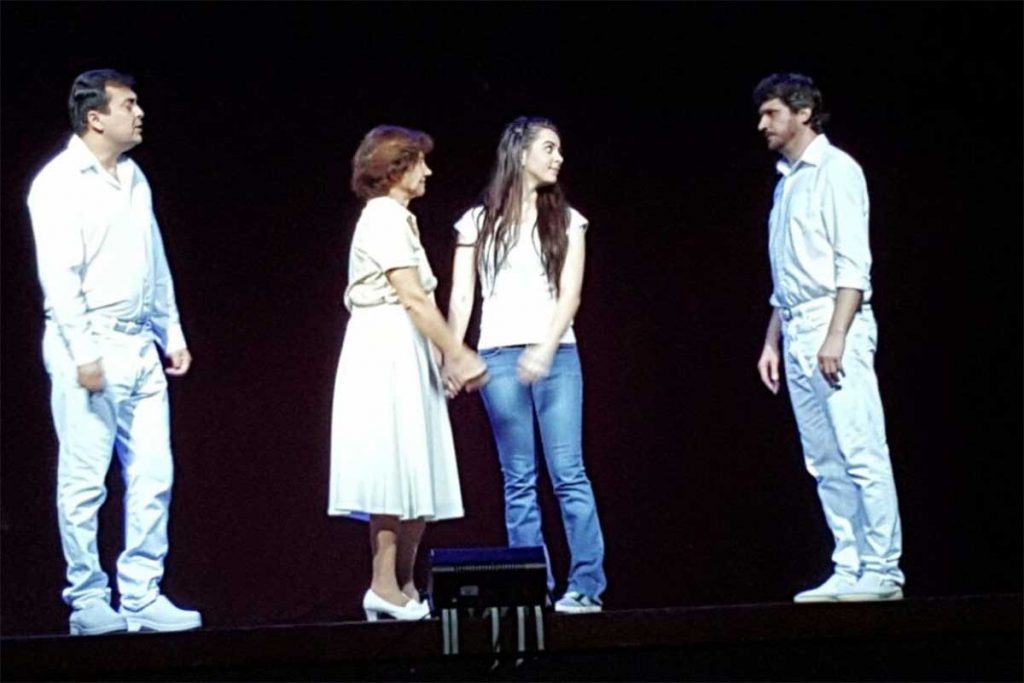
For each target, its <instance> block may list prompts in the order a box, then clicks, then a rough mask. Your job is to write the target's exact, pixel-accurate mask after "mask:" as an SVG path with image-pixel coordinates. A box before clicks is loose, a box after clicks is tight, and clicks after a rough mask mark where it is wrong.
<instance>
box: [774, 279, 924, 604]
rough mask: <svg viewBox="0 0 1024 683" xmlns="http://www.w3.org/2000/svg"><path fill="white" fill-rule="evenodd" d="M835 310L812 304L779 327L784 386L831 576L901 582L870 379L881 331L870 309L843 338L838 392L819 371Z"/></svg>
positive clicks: (891, 485) (887, 467)
mask: <svg viewBox="0 0 1024 683" xmlns="http://www.w3.org/2000/svg"><path fill="white" fill-rule="evenodd" d="M833 308H834V304H833V302H832V301H831V300H829V299H823V300H815V301H811V302H808V303H806V304H803V305H802V306H800V307H798V308H797V309H796V310H795V312H793V313H791V314H789V316H788V317H789V319H788V320H785V322H783V340H784V348H785V362H786V380H787V385H788V387H789V396H790V400H791V401H792V404H793V413H794V415H795V416H796V422H797V426H798V427H799V429H800V440H801V442H802V445H803V450H804V461H805V465H806V467H807V471H808V472H809V473H810V474H811V476H813V477H814V479H815V480H816V482H817V485H818V497H819V498H820V499H821V505H822V509H823V510H824V512H825V520H826V521H827V522H828V526H829V528H830V529H831V531H832V535H833V537H834V539H835V549H834V551H833V553H832V561H833V563H834V565H835V571H836V572H837V573H840V574H845V575H847V576H851V577H856V576H858V575H859V574H861V573H862V572H877V573H879V574H883V575H885V576H887V577H889V578H891V579H892V580H893V581H895V582H896V583H897V584H899V585H902V584H903V582H904V576H903V572H902V571H900V568H899V561H900V555H901V554H902V533H901V529H900V512H899V506H898V502H897V499H896V483H895V481H894V479H893V472H892V464H891V463H890V461H889V445H888V443H887V441H886V437H885V416H884V414H883V412H882V400H881V397H880V395H879V392H878V379H877V378H876V376H875V367H874V357H875V347H876V344H877V339H878V327H877V325H876V324H875V318H874V315H873V313H872V312H871V308H870V307H869V306H866V305H865V306H864V307H863V308H862V310H861V311H859V312H858V313H857V314H856V316H854V319H853V321H852V323H851V325H850V329H849V332H848V333H847V335H846V347H845V350H844V352H843V369H844V370H845V372H846V374H845V376H843V377H842V378H841V379H840V387H841V388H839V389H836V388H834V387H832V386H830V385H829V384H828V382H826V381H825V378H824V377H823V376H822V374H821V370H820V369H818V367H817V353H818V349H820V348H821V344H822V342H823V341H824V339H825V335H826V333H827V332H828V325H829V321H830V320H831V319H832V310H833Z"/></svg>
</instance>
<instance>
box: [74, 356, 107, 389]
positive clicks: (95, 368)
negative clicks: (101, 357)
mask: <svg viewBox="0 0 1024 683" xmlns="http://www.w3.org/2000/svg"><path fill="white" fill-rule="evenodd" d="M78 383H79V384H81V385H82V386H83V387H85V388H86V389H88V390H89V391H91V392H93V393H95V392H98V391H103V387H105V386H106V384H107V382H106V379H105V378H104V376H103V363H102V362H101V361H98V360H97V361H93V362H92V363H86V364H85V365H79V366H78Z"/></svg>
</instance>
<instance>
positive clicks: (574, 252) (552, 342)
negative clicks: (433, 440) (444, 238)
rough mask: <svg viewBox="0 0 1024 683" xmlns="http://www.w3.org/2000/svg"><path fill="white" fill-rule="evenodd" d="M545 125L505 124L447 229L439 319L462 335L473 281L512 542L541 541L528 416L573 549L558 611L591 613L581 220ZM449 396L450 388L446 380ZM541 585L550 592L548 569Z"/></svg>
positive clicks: (593, 511) (594, 556)
mask: <svg viewBox="0 0 1024 683" xmlns="http://www.w3.org/2000/svg"><path fill="white" fill-rule="evenodd" d="M562 162H563V158H562V150H561V139H560V138H559V134H558V130H557V129H556V128H555V125H554V124H553V123H552V122H551V121H549V120H547V119H542V118H527V117H521V118H518V119H516V120H515V121H513V122H512V123H510V124H509V125H508V126H506V128H505V130H504V132H503V133H502V135H501V140H500V142H499V143H498V152H497V159H496V161H495V165H494V170H493V172H492V174H491V178H490V182H489V183H488V184H487V188H486V190H485V191H484V197H483V203H482V205H481V206H478V207H475V208H473V209H471V210H470V211H468V212H466V214H465V215H463V216H462V218H461V219H459V221H458V223H456V225H455V229H456V232H457V233H458V246H457V248H456V251H455V260H454V266H453V273H452V292H451V301H450V302H449V307H448V324H449V326H450V327H451V328H452V330H453V332H454V333H455V337H456V339H459V340H461V339H463V338H464V336H465V333H466V327H467V325H468V324H469V319H470V315H471V313H472V308H473V299H474V293H475V287H476V283H477V279H479V282H480V286H481V298H482V301H483V308H482V312H481V321H480V339H479V343H478V347H479V351H480V355H481V357H482V358H483V359H484V361H485V362H486V363H487V370H488V374H489V376H490V382H489V383H488V384H487V385H486V386H485V387H484V388H483V389H482V390H481V395H482V396H483V399H484V406H485V408H486V409H487V414H488V417H489V418H490V422H491V428H492V430H493V431H494V439H495V442H496V444H497V448H498V457H499V458H500V460H501V470H502V475H503V477H504V482H505V526H506V528H507V531H508V542H509V545H510V546H512V547H522V546H543V545H544V538H543V536H542V534H541V520H540V507H539V505H538V502H537V462H536V451H535V444H534V417H535V416H536V420H537V424H538V426H539V428H540V435H541V444H542V446H543V452H544V457H545V460H546V462H547V469H548V472H549V473H550V475H551V480H552V485H553V488H554V492H555V495H556V496H557V498H558V501H559V504H560V506H561V511H562V519H563V522H564V524H565V531H566V536H567V539H568V544H569V551H570V554H571V556H572V561H571V566H570V569H569V579H568V589H567V591H566V593H565V595H564V596H563V597H562V598H561V599H559V600H558V601H557V602H556V603H555V609H556V610H558V611H562V612H595V611H599V610H600V609H601V600H600V598H601V593H602V592H603V591H604V589H605V585H606V580H605V575H604V567H603V564H604V540H603V538H602V535H601V526H600V523H599V521H598V517H597V508H596V506H595V504H594V493H593V490H592V489H591V486H590V480H589V479H588V478H587V474H586V471H585V469H584V467H583V448H582V440H583V439H582V433H583V430H582V417H583V380H582V374H581V372H580V360H579V354H578V353H577V351H576V337H575V334H574V332H573V329H572V321H573V316H575V314H576V310H577V309H578V308H579V305H580V289H581V286H582V283H583V262H584V246H585V236H586V230H587V220H586V219H585V218H584V217H583V216H581V215H580V214H579V213H577V212H576V211H575V210H574V209H572V208H571V207H570V206H569V204H568V203H567V202H566V200H565V196H564V195H563V194H562V190H561V188H560V187H559V186H558V173H559V171H560V170H561V167H562ZM446 382H448V386H447V389H448V391H449V393H452V392H454V391H457V390H458V388H459V381H458V378H452V379H451V380H448V379H447V378H446ZM548 584H549V587H551V588H554V580H553V578H552V577H551V572H550V569H549V572H548Z"/></svg>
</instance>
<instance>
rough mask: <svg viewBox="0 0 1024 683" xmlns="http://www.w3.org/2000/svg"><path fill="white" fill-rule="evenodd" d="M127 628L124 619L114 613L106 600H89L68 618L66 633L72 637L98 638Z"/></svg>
mask: <svg viewBox="0 0 1024 683" xmlns="http://www.w3.org/2000/svg"><path fill="white" fill-rule="evenodd" d="M127 628H128V623H127V622H126V621H125V619H124V617H123V616H121V615H120V614H118V613H117V612H115V611H114V608H113V607H111V606H110V604H109V603H108V602H107V601H106V600H90V601H89V602H87V603H85V605H83V606H82V607H80V608H77V609H75V610H74V611H72V612H71V616H70V617H68V631H69V632H70V633H71V635H73V636H98V635H99V634H101V633H115V632H117V631H124V630H126V629H127Z"/></svg>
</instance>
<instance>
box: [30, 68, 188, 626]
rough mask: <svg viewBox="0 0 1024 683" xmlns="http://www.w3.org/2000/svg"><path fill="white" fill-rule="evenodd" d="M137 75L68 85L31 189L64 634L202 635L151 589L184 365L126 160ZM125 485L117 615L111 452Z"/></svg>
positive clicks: (167, 282) (159, 568)
mask: <svg viewBox="0 0 1024 683" xmlns="http://www.w3.org/2000/svg"><path fill="white" fill-rule="evenodd" d="M133 87H134V80H133V79H132V78H131V77H130V76H127V75H125V74H120V73H117V72H116V71H112V70H107V69H104V70H96V71H87V72H85V73H83V74H81V75H79V76H78V77H77V78H76V79H75V80H74V83H73V84H72V86H71V93H70V96H69V98H68V113H69V115H70V118H71V126H72V128H73V130H74V133H75V134H74V135H72V136H71V139H70V141H69V142H68V145H67V148H65V149H64V150H63V151H62V152H60V153H59V154H58V155H57V156H56V157H54V158H53V159H52V160H51V161H50V162H49V163H48V164H46V166H45V167H44V168H43V169H42V170H41V171H40V172H39V174H38V175H37V176H36V177H35V179H34V180H33V182H32V187H31V189H30V191H29V194H28V207H29V212H30V214H31V217H32V231H33V235H34V237H35V244H36V259H37V263H38V267H39V279H40V282H41V284H42V289H43V296H44V299H45V302H44V308H45V311H46V331H45V333H44V336H43V358H44V362H45V364H46V369H47V372H48V373H49V375H50V380H51V409H52V412H53V422H54V427H55V428H56V432H57V438H58V440H59V442H60V452H59V456H58V466H57V519H58V523H59V526H60V535H61V544H62V547H63V550H64V557H65V559H66V560H67V579H68V584H69V585H68V587H67V588H66V589H65V590H64V592H63V597H64V601H65V602H66V603H67V604H68V605H69V606H70V607H71V609H72V611H71V616H70V618H69V620H68V623H69V629H70V631H71V633H72V634H73V635H95V634H99V633H110V632H113V631H124V630H129V631H138V630H141V629H147V630H156V631H180V630H186V629H191V628H198V627H199V626H200V625H201V618H200V615H199V613H198V612H195V611H191V610H183V609H180V608H178V607H176V606H175V605H174V604H173V603H172V602H171V601H170V600H168V599H167V598H166V597H165V596H163V595H161V594H160V580H161V578H162V577H163V571H164V558H165V556H166V555H167V518H168V509H169V506H170V499H171V483H172V479H173V464H172V461H171V444H170V425H169V410H168V399H167V379H166V378H165V377H164V373H165V370H164V367H163V363H162V362H161V359H160V356H159V354H158V352H157V348H156V346H155V344H154V342H156V343H158V344H159V345H160V346H161V347H162V348H163V350H164V352H165V354H166V355H167V358H168V359H169V363H170V366H169V367H168V368H167V369H166V374H168V375H174V376H180V375H184V374H185V373H186V372H188V370H189V367H190V366H191V363H192V357H191V356H190V354H189V352H188V348H187V346H186V344H185V337H184V334H183V332H182V329H181V323H180V321H179V317H178V308H177V305H176V304H175V300H174V287H173V284H172V282H171V274H170V271H169V269H168V267H167V258H166V256H165V255H164V248H163V243H162V240H161V237H160V230H159V227H158V226H157V222H156V218H155V216H154V215H153V205H152V195H151V192H150V188H149V184H148V183H147V182H146V177H145V176H144V175H143V174H142V171H141V169H139V167H138V166H137V165H136V164H135V162H134V161H132V160H131V159H129V158H128V157H126V156H124V153H125V152H127V151H128V150H130V149H132V148H133V147H135V145H137V144H139V143H140V142H141V141H142V120H143V112H142V109H141V108H140V107H139V103H138V99H137V96H136V94H135V92H134V91H133V89H132V88H133ZM115 450H116V452H117V454H118V458H119V460H120V463H121V472H122V475H123V477H124V482H125V497H124V508H125V531H124V533H125V548H124V551H123V552H122V553H121V555H120V557H119V558H118V560H117V584H118V592H119V593H120V609H119V610H118V611H116V612H115V611H114V610H113V608H112V607H111V606H110V597H111V596H110V588H109V582H108V579H107V575H106V573H105V572H104V571H103V568H102V567H101V566H100V561H99V555H98V553H97V546H96V534H97V527H98V524H97V514H98V512H99V508H100V506H101V505H102V504H103V502H104V500H105V499H106V494H107V491H106V487H105V486H104V479H105V477H106V474H107V470H108V469H109V467H110V462H111V458H112V453H113V451H115Z"/></svg>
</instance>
